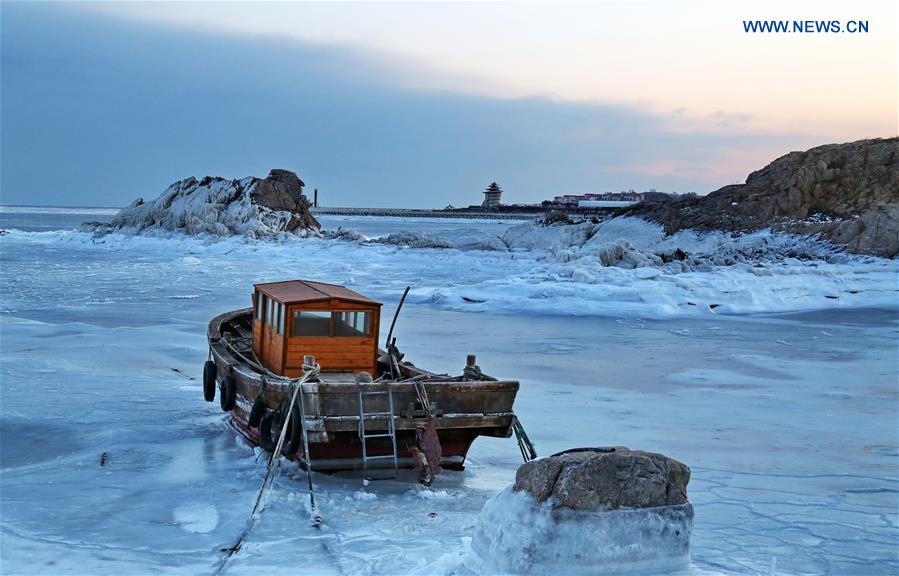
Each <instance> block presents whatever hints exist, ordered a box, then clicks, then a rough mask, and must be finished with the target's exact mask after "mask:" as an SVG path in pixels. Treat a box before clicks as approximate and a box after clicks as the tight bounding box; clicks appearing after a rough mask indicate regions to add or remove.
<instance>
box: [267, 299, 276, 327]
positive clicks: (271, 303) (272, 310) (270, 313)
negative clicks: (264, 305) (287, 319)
mask: <svg viewBox="0 0 899 576" xmlns="http://www.w3.org/2000/svg"><path fill="white" fill-rule="evenodd" d="M274 315H275V301H274V300H272V299H269V301H268V311H267V312H266V317H265V323H266V324H268V325H269V326H272V325H273V324H274V322H272V320H273V317H274Z"/></svg>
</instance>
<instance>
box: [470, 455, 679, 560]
mask: <svg viewBox="0 0 899 576" xmlns="http://www.w3.org/2000/svg"><path fill="white" fill-rule="evenodd" d="M689 479H690V469H689V468H688V467H687V466H685V465H683V464H681V463H680V462H678V461H676V460H673V459H671V458H668V457H667V456H664V455H662V454H655V453H651V452H642V451H638V450H629V449H627V448H622V447H618V448H605V449H579V450H574V451H569V452H563V453H561V454H557V455H555V456H551V457H549V458H543V459H540V460H536V461H533V462H529V463H527V464H524V465H523V466H521V467H520V468H519V470H518V473H517V475H516V480H515V484H514V485H513V486H510V487H508V488H506V489H505V490H503V491H502V492H500V493H499V494H498V495H497V496H495V497H494V498H492V499H491V500H489V501H488V502H487V503H486V504H485V505H484V508H483V509H482V510H481V513H480V516H479V517H478V523H477V526H476V528H475V533H474V535H473V537H472V541H471V548H470V550H469V552H468V554H467V556H466V558H465V561H464V565H465V567H466V568H467V569H468V570H470V571H471V572H474V573H516V574H636V573H639V574H648V573H660V572H662V573H664V572H670V571H674V570H679V569H681V568H683V567H684V566H686V565H687V564H688V563H689V559H690V533H691V531H692V527H693V506H692V504H690V502H689V501H688V500H687V492H686V489H687V483H688V482H689Z"/></svg>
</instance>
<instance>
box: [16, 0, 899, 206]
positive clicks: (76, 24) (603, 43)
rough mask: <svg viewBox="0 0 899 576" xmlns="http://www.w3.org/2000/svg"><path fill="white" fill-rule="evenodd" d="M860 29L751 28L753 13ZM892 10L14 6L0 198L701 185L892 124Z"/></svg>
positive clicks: (429, 201) (433, 200)
mask: <svg viewBox="0 0 899 576" xmlns="http://www.w3.org/2000/svg"><path fill="white" fill-rule="evenodd" d="M749 19H783V20H809V19H816V20H817V19H824V20H840V21H842V22H844V23H845V21H847V20H867V21H868V22H869V32H868V33H867V34H811V35H806V34H793V35H790V34H781V35H778V34H747V33H745V32H744V31H743V23H742V22H743V20H749ZM897 42H899V35H897V10H896V7H895V5H894V4H893V3H890V2H863V1H862V2H852V3H828V2H792V3H790V2H780V3H776V4H775V3H765V2H752V3H749V2H745V3H744V2H715V3H704V2H663V3H650V2H629V3H624V2H593V3H587V2H575V3H560V2H555V3H537V2H530V3H510V2H502V3H474V2H466V3H453V4H446V3H380V2H365V3H348V2H336V3H335V2H331V3H310V2H291V3H288V2H279V3H266V2H252V3H245V2H198V3H183V2H179V3H174V2H157V3H142V2H97V3H88V2H81V3H72V4H69V3H31V2H18V1H12V2H11V1H4V2H2V3H0V50H2V52H0V64H2V68H0V81H2V83H0V203H3V204H37V205H66V206H121V205H125V204H128V203H130V202H131V201H132V200H133V199H134V198H136V197H139V196H140V197H144V198H153V197H155V196H157V195H158V194H159V193H160V192H162V190H163V189H164V188H165V187H166V186H168V185H169V184H170V183H172V182H174V181H176V180H179V179H182V178H185V177H188V176H197V177H201V176H204V175H207V174H209V175H218V176H225V177H228V178H240V177H244V176H248V175H256V176H265V175H266V174H267V172H268V170H269V169H271V168H287V169H291V170H294V171H296V172H298V173H299V175H300V177H301V178H302V179H303V180H304V181H305V182H306V184H307V189H308V191H311V189H312V188H318V189H319V190H320V200H321V203H322V204H323V205H328V206H384V207H396V206H408V207H443V206H446V205H448V204H453V205H455V206H462V205H468V204H473V203H479V202H480V201H481V200H482V198H483V196H482V191H483V190H484V188H485V187H486V186H487V185H488V184H489V183H490V182H491V181H493V180H496V181H497V182H499V183H500V184H501V185H502V187H503V188H504V190H505V195H504V200H505V201H506V202H522V203H525V202H539V201H541V200H543V199H546V198H551V197H552V196H555V195H558V194H583V193H587V192H602V191H620V190H627V189H635V190H648V189H650V188H654V189H657V190H660V191H676V192H688V191H693V192H697V193H700V194H704V193H708V192H710V191H712V190H715V189H717V188H719V187H721V186H724V185H727V184H733V183H739V182H743V181H744V180H745V178H746V176H747V175H748V174H749V173H750V172H752V171H753V170H756V169H759V168H761V167H763V166H764V165H765V164H767V163H768V162H770V161H771V160H773V159H774V158H776V157H778V156H780V155H783V154H785V153H787V152H789V151H791V150H803V149H807V148H810V147H813V146H816V145H821V144H826V143H831V142H843V141H851V140H858V139H862V138H871V137H888V136H895V135H896V134H897V70H899V60H897V58H899V57H897V52H899V49H897Z"/></svg>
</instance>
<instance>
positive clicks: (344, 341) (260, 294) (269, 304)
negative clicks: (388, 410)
mask: <svg viewBox="0 0 899 576" xmlns="http://www.w3.org/2000/svg"><path fill="white" fill-rule="evenodd" d="M255 288H256V290H255V292H254V293H253V352H254V353H255V354H256V358H258V359H259V361H260V362H261V363H262V364H263V365H264V366H265V367H266V368H268V369H269V370H271V371H272V372H274V373H275V374H279V375H281V376H287V377H290V378H296V377H298V376H300V373H301V367H302V365H303V357H304V356H315V361H316V362H317V363H318V364H319V365H320V366H321V369H322V372H352V373H354V374H355V373H358V372H362V371H365V372H368V373H369V374H371V375H372V377H374V378H377V376H378V374H377V366H378V330H379V327H380V326H379V325H380V318H381V303H380V302H375V301H374V300H372V299H370V298H368V297H366V296H363V295H362V294H359V293H358V292H354V291H353V290H350V289H349V288H345V287H343V286H338V285H336V284H325V283H322V282H311V281H308V280H289V281H287V282H271V283H268V284H256V285H255Z"/></svg>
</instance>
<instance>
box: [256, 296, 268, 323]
mask: <svg viewBox="0 0 899 576" xmlns="http://www.w3.org/2000/svg"><path fill="white" fill-rule="evenodd" d="M266 300H267V298H266V297H265V296H264V295H262V294H258V293H257V295H256V320H259V321H260V322H263V321H265V301H266Z"/></svg>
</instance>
